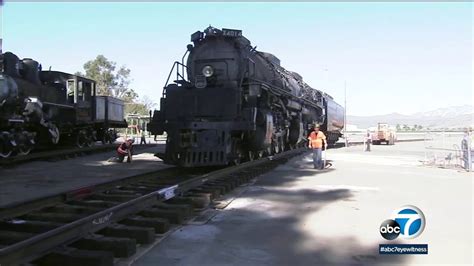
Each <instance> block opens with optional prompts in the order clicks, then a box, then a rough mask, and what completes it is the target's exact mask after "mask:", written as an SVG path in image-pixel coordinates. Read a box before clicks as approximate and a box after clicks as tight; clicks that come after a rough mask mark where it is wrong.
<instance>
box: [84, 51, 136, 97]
mask: <svg viewBox="0 0 474 266" xmlns="http://www.w3.org/2000/svg"><path fill="white" fill-rule="evenodd" d="M84 71H85V75H84V74H82V73H80V72H78V73H76V74H79V75H81V76H85V77H86V78H90V79H92V80H95V81H96V82H97V84H96V86H97V94H98V95H106V96H114V97H117V98H120V99H122V100H124V101H125V102H128V103H130V102H134V100H136V99H137V98H138V94H137V93H136V92H135V91H134V90H133V89H131V88H129V85H130V72H131V71H130V69H128V68H126V67H125V66H121V67H119V68H117V63H116V62H113V61H110V60H109V59H107V58H106V57H105V56H103V55H98V56H97V57H96V58H95V59H93V60H89V61H87V62H86V63H85V64H84Z"/></svg>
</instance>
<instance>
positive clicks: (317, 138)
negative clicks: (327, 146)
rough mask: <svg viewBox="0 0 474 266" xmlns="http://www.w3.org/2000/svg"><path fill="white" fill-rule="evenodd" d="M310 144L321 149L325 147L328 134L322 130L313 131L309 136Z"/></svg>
mask: <svg viewBox="0 0 474 266" xmlns="http://www.w3.org/2000/svg"><path fill="white" fill-rule="evenodd" d="M308 140H309V144H310V145H311V148H313V149H321V148H322V147H323V140H326V135H324V133H323V132H322V131H319V132H318V133H316V131H313V132H311V134H309V137H308Z"/></svg>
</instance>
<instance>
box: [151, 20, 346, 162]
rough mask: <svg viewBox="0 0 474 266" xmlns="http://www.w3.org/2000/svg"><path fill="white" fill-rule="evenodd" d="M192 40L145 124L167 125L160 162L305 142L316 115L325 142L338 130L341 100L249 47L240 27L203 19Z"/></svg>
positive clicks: (154, 128) (214, 158)
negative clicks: (210, 24)
mask: <svg viewBox="0 0 474 266" xmlns="http://www.w3.org/2000/svg"><path fill="white" fill-rule="evenodd" d="M191 41H192V43H193V44H189V45H188V46H187V51H186V53H185V55H184V56H183V57H182V61H181V62H175V63H174V65H173V67H172V69H171V72H170V75H169V77H168V80H167V82H166V84H165V87H164V89H163V96H162V98H161V101H160V106H161V108H160V110H159V111H156V110H155V111H154V113H153V117H152V119H151V122H150V124H149V127H148V128H149V129H150V130H151V132H152V133H153V134H155V135H159V134H163V133H164V132H166V133H167V141H166V151H165V154H161V155H159V156H160V157H161V158H162V159H163V160H164V162H165V163H168V164H175V165H180V166H185V167H189V166H206V165H227V164H230V163H239V162H241V161H242V160H253V159H255V158H259V157H262V156H265V155H272V154H275V153H280V152H282V151H284V150H287V149H293V148H295V147H298V146H301V145H305V143H306V139H307V136H308V134H309V129H310V127H311V126H312V125H314V124H315V123H319V124H321V125H322V128H323V129H324V130H325V131H328V132H330V134H329V138H328V139H329V141H330V142H332V143H334V142H336V141H337V139H338V138H339V137H340V135H341V134H340V130H341V129H342V124H343V123H342V122H341V120H342V119H343V117H341V116H340V110H342V107H340V106H339V105H338V104H337V103H336V102H335V101H334V100H333V99H332V97H330V96H329V95H327V94H325V93H323V92H321V91H319V90H316V89H314V88H311V87H310V86H309V85H308V84H306V83H305V82H304V81H303V78H302V77H301V76H300V75H299V74H298V73H296V72H292V71H288V70H286V69H285V68H283V67H282V66H281V65H280V60H279V59H278V58H277V57H276V56H274V55H272V54H270V53H266V52H261V51H258V50H256V48H255V47H253V46H252V45H251V43H250V41H249V40H248V39H246V38H245V37H244V36H242V31H240V30H232V29H222V30H219V29H216V28H213V27H208V28H207V29H205V30H204V32H201V31H197V32H195V33H194V34H192V35H191ZM186 55H187V62H186V64H185V63H184V59H185V58H186ZM174 74H176V80H174V82H172V83H170V82H169V80H170V78H171V77H172V76H174ZM185 75H187V78H185ZM334 111H335V112H334ZM328 118H330V121H331V122H329V123H328Z"/></svg>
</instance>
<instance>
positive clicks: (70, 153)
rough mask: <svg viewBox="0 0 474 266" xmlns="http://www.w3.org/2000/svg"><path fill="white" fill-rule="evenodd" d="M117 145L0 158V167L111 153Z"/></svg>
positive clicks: (149, 145) (152, 145)
mask: <svg viewBox="0 0 474 266" xmlns="http://www.w3.org/2000/svg"><path fill="white" fill-rule="evenodd" d="M117 146H118V145H117V144H106V145H97V146H92V147H87V148H69V149H58V150H52V151H40V152H34V153H31V154H28V155H25V156H16V157H12V158H2V159H1V160H0V166H3V167H8V166H13V165H17V164H21V163H25V162H30V161H39V160H53V159H67V158H71V157H76V156H81V155H87V154H92V153H99V152H105V151H112V150H115V149H116V148H117ZM154 146H156V144H145V145H136V147H154Z"/></svg>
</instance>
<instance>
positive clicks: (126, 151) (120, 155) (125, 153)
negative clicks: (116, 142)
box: [109, 138, 133, 163]
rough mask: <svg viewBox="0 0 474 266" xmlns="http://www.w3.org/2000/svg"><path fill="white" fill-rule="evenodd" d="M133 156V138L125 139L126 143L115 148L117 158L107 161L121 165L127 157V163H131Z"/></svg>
mask: <svg viewBox="0 0 474 266" xmlns="http://www.w3.org/2000/svg"><path fill="white" fill-rule="evenodd" d="M132 155H133V138H127V141H125V142H124V143H122V144H120V146H118V148H117V157H114V158H112V159H110V160H109V162H116V163H123V160H125V157H127V163H131V162H132Z"/></svg>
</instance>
